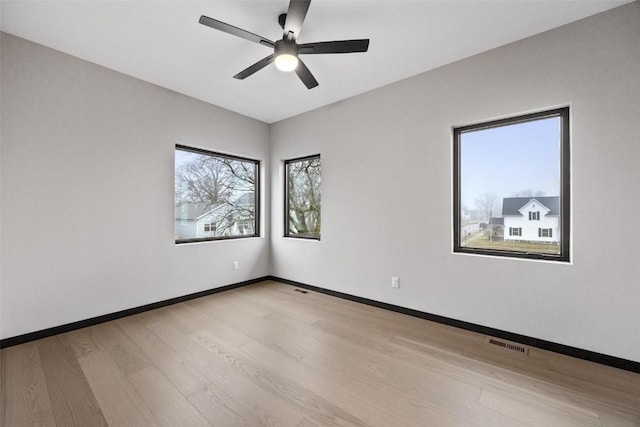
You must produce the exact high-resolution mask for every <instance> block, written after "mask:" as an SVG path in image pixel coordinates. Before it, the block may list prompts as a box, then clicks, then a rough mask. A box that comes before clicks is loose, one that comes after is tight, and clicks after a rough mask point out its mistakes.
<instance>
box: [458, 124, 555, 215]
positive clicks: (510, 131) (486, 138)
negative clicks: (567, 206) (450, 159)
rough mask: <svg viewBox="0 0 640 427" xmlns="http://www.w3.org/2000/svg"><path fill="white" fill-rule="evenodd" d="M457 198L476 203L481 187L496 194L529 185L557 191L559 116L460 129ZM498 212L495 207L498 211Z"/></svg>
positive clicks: (500, 195) (467, 203) (469, 204)
mask: <svg viewBox="0 0 640 427" xmlns="http://www.w3.org/2000/svg"><path fill="white" fill-rule="evenodd" d="M460 161H461V168H460V170H461V200H462V204H463V205H464V206H465V207H467V208H468V209H476V208H477V207H476V203H475V199H477V198H478V197H480V195H481V194H482V193H495V194H497V195H498V204H499V205H501V204H502V198H504V197H512V196H513V195H514V194H516V193H518V192H521V191H524V190H532V191H534V192H537V191H543V192H544V195H545V196H559V195H560V118H559V117H552V118H546V119H540V120H535V121H531V122H526V123H519V124H514V125H509V126H502V127H498V128H491V129H484V130H477V131H472V132H467V133H463V134H462V136H461V142H460ZM500 214H501V213H500Z"/></svg>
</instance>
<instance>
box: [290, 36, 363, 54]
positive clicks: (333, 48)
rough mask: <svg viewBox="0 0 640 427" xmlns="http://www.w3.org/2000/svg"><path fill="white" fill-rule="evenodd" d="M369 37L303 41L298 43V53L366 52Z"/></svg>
mask: <svg viewBox="0 0 640 427" xmlns="http://www.w3.org/2000/svg"><path fill="white" fill-rule="evenodd" d="M368 49H369V39H359V40H336V41H332V42H317V43H304V44H301V45H298V54H300V55H315V54H321V53H354V52H366V51H367V50H368Z"/></svg>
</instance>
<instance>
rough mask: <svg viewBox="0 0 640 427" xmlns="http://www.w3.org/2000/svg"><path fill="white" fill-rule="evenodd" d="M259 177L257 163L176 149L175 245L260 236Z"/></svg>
mask: <svg viewBox="0 0 640 427" xmlns="http://www.w3.org/2000/svg"><path fill="white" fill-rule="evenodd" d="M259 176H260V163H259V161H257V160H252V159H247V158H242V157H236V156H230V155H227V154H220V153H215V152H211V151H206V150H201V149H197V148H191V147H186V146H182V145H176V149H175V242H176V243H191V242H201V241H210V240H224V239H234V238H242V237H257V236H259V228H258V224H259V223H260V219H259V218H260V215H259V214H260V210H259V206H260V203H259V191H258V189H259V188H260V186H259ZM238 224H243V225H242V227H240V226H238Z"/></svg>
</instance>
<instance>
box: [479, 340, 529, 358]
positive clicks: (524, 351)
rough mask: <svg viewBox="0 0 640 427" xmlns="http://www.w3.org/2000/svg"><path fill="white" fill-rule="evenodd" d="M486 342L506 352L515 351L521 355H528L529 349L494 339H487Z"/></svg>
mask: <svg viewBox="0 0 640 427" xmlns="http://www.w3.org/2000/svg"><path fill="white" fill-rule="evenodd" d="M487 342H488V343H489V344H492V345H497V346H498V347H502V348H506V349H507V350H513V351H517V352H519V353H522V354H529V349H528V348H526V347H523V346H521V345H519V344H511V343H508V342H504V341H500V340H497V339H495V338H489V340H488V341H487Z"/></svg>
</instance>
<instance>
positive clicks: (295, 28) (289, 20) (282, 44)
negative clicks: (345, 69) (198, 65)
mask: <svg viewBox="0 0 640 427" xmlns="http://www.w3.org/2000/svg"><path fill="white" fill-rule="evenodd" d="M310 3H311V0H291V1H290V2H289V10H287V13H283V14H281V15H280V16H279V17H278V23H279V24H280V26H281V27H282V29H283V30H284V33H283V35H282V39H281V40H278V41H276V42H272V41H271V40H269V39H267V38H265V37H262V36H259V35H257V34H253V33H250V32H249V31H246V30H243V29H241V28H238V27H234V26H233V25H230V24H226V23H224V22H222V21H218V20H217V19H213V18H209V17H208V16H204V15H202V16H201V17H200V21H199V22H200V23H201V24H202V25H206V26H208V27H211V28H215V29H216V30H220V31H224V32H225V33H229V34H232V35H234V36H237V37H242V38H243V39H247V40H250V41H252V42H256V43H259V44H261V45H263V46H267V47H270V48H273V53H272V54H271V55H269V56H267V57H266V58H263V59H261V60H260V61H258V62H256V63H255V64H253V65H251V66H250V67H248V68H246V69H244V70H242V71H240V72H239V73H238V74H236V75H235V76H233V78H234V79H240V80H242V79H245V78H247V77H249V76H250V75H252V74H253V73H255V72H256V71H259V70H261V69H263V68H264V67H266V66H267V65H269V64H271V63H272V62H275V63H276V67H277V68H278V69H279V70H282V71H293V70H295V72H296V74H297V75H298V77H300V80H302V82H303V83H304V85H305V86H306V87H307V89H313V88H314V87H316V86H318V81H317V80H316V79H315V77H313V74H311V71H309V69H308V68H307V66H306V65H305V64H304V62H302V60H301V59H300V58H299V55H318V54H325V53H353V52H366V51H367V49H369V39H358V40H336V41H329V42H316V43H303V44H298V43H296V40H297V38H298V36H299V35H300V30H301V29H302V23H303V22H304V18H305V16H306V15H307V10H308V9H309V4H310Z"/></svg>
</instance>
